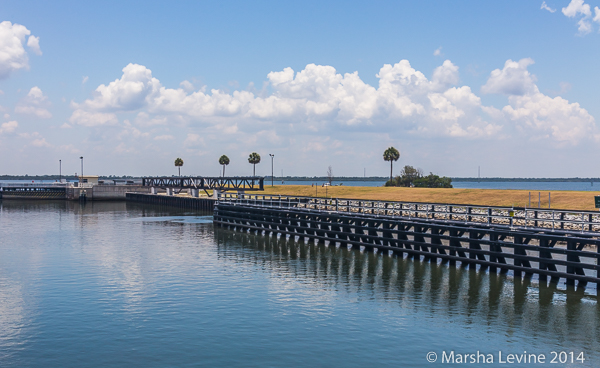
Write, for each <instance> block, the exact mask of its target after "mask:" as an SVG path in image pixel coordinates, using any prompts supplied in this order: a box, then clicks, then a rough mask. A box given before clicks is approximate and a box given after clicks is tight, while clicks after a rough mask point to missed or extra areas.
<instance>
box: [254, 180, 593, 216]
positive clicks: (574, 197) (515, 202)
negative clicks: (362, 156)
mask: <svg viewBox="0 0 600 368" xmlns="http://www.w3.org/2000/svg"><path fill="white" fill-rule="evenodd" d="M599 189H600V187H599ZM260 193H261V194H262V193H264V194H281V195H300V196H318V197H325V195H326V194H327V197H329V198H354V199H370V200H382V201H383V200H387V201H403V202H427V203H455V204H473V205H482V206H484V205H485V206H502V207H511V206H514V207H531V208H534V207H535V208H537V207H538V198H539V199H540V208H546V209H547V208H548V193H549V192H542V193H541V194H540V195H539V197H538V192H535V193H534V192H530V191H528V190H501V189H457V188H452V189H437V188H400V187H353V186H331V187H328V188H327V190H326V189H325V187H322V186H317V187H313V186H308V185H275V186H274V187H271V186H270V185H265V191H264V192H260ZM529 193H531V206H530V205H529ZM257 194H258V193H257ZM596 195H600V191H597V192H595V191H587V192H586V191H552V192H550V199H551V208H554V209H570V210H585V211H597V209H596V208H595V207H594V196H596Z"/></svg>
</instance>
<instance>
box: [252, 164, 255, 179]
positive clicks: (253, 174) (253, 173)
mask: <svg viewBox="0 0 600 368" xmlns="http://www.w3.org/2000/svg"><path fill="white" fill-rule="evenodd" d="M252 176H256V164H252Z"/></svg>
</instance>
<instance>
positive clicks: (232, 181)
mask: <svg viewBox="0 0 600 368" xmlns="http://www.w3.org/2000/svg"><path fill="white" fill-rule="evenodd" d="M142 186H145V187H155V188H163V189H165V188H174V189H203V190H215V189H216V190H220V191H227V190H235V191H258V190H264V178H262V177H258V176H251V177H145V178H142Z"/></svg>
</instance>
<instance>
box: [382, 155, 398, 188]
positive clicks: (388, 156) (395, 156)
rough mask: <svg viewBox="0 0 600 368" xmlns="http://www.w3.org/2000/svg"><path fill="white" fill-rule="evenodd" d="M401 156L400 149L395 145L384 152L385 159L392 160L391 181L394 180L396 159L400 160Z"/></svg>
mask: <svg viewBox="0 0 600 368" xmlns="http://www.w3.org/2000/svg"><path fill="white" fill-rule="evenodd" d="M399 158H400V152H398V150H397V149H395V148H394V147H390V148H388V149H386V150H385V152H383V159H384V160H385V161H389V162H390V181H391V180H392V170H393V164H394V161H398V159H399Z"/></svg>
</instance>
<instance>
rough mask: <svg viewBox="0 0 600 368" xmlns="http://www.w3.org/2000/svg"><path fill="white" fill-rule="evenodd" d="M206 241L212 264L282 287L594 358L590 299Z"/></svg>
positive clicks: (288, 244)
mask: <svg viewBox="0 0 600 368" xmlns="http://www.w3.org/2000/svg"><path fill="white" fill-rule="evenodd" d="M214 236H215V242H216V243H217V244H218V246H219V248H218V252H217V254H218V255H219V256H220V257H224V258H227V259H228V260H230V261H231V260H232V261H234V262H251V263H253V264H255V265H257V266H260V267H261V268H263V269H265V270H268V271H269V272H272V273H274V274H276V277H278V278H281V280H280V281H279V282H278V283H279V284H281V285H284V287H285V285H286V282H285V280H288V281H297V280H302V282H303V283H308V284H312V285H313V286H314V288H315V290H335V291H336V292H343V293H347V294H352V295H354V296H355V297H356V299H357V301H361V300H365V299H373V300H377V301H378V302H380V303H390V304H394V305H399V306H400V307H401V310H402V312H403V313H425V314H427V315H429V316H430V317H432V318H437V319H439V320H440V323H459V324H460V325H466V326H473V328H476V329H483V330H486V329H487V330H489V331H490V333H495V334H497V333H501V334H505V335H506V338H507V339H508V341H510V340H511V337H512V336H515V335H520V336H523V335H525V336H529V337H531V338H532V339H540V340H544V341H546V343H548V344H559V345H560V346H563V347H565V346H571V347H574V348H578V349H582V348H583V349H585V351H587V352H596V351H597V349H598V348H597V347H598V344H599V342H600V325H599V322H598V321H599V320H600V307H599V305H598V303H597V301H596V297H595V296H589V295H585V294H583V293H582V292H578V291H565V290H559V289H556V288H553V287H548V286H539V287H538V285H532V284H531V282H530V281H529V280H519V279H517V280H513V279H510V278H508V277H507V276H506V275H499V274H498V275H497V274H486V273H483V272H478V271H475V270H467V269H462V268H455V267H448V266H446V265H441V264H436V263H425V262H419V261H413V260H408V259H403V258H398V257H394V256H388V255H381V254H374V253H371V252H361V251H358V250H349V249H347V248H340V247H333V246H324V245H314V244H313V243H307V244H305V243H302V242H298V241H296V240H294V239H290V238H286V237H275V236H262V235H254V234H249V233H241V232H235V231H231V230H226V229H222V228H215V231H214ZM396 312H397V309H394V313H396Z"/></svg>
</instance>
